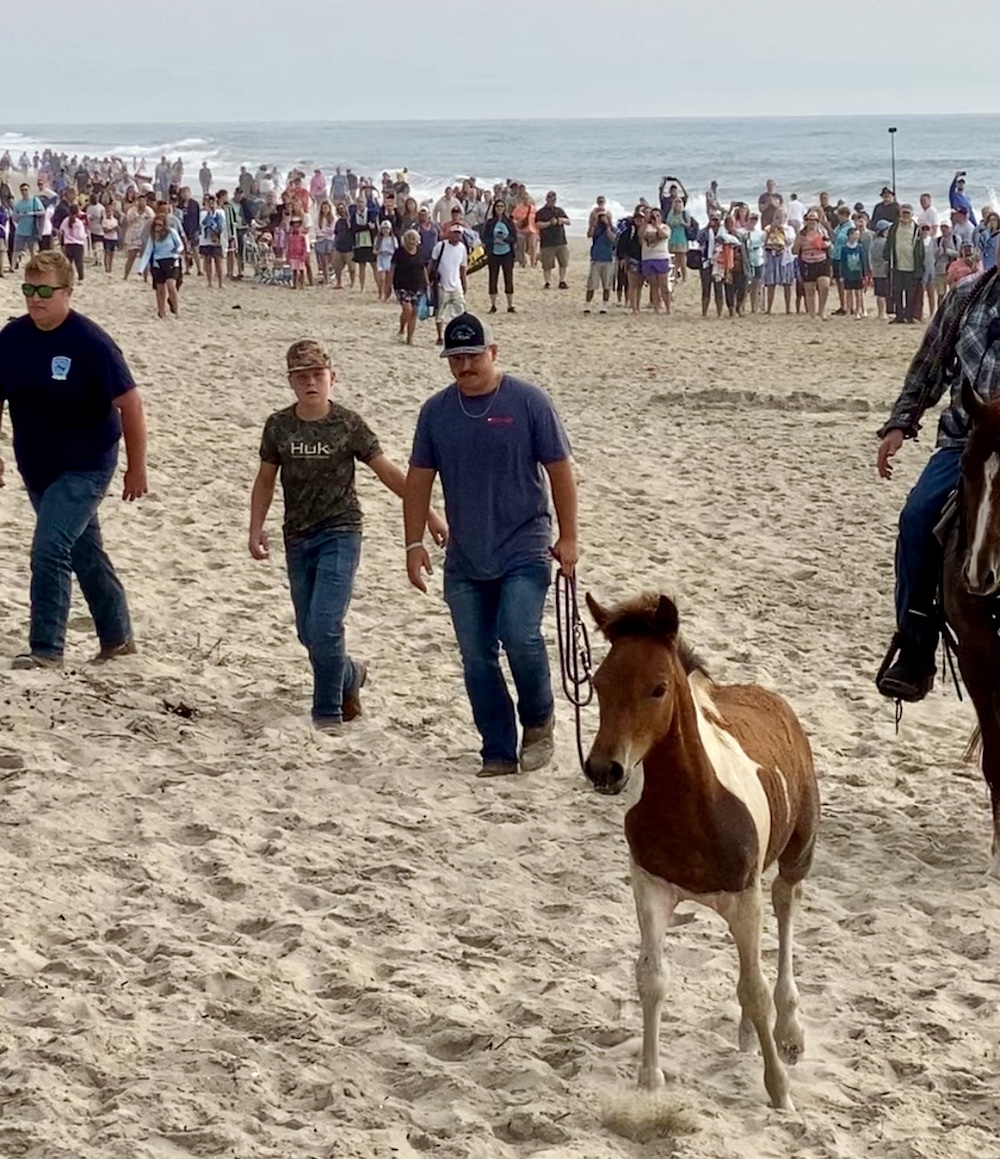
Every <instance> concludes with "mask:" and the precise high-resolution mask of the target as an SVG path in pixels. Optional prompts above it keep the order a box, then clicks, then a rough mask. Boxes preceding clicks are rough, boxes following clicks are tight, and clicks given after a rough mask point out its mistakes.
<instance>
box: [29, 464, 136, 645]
mask: <svg viewBox="0 0 1000 1159" xmlns="http://www.w3.org/2000/svg"><path fill="white" fill-rule="evenodd" d="M115 460H116V461H115V463H112V464H111V465H110V466H108V467H104V468H102V469H101V470H99V471H66V472H64V473H63V474H62V475H60V476H59V478H58V479H56V480H55V481H54V482H53V483H50V484H49V485H48V487H46V488H45V490H44V491H34V490H32V488H31V487H30V486H29V487H28V488H27V490H28V498H29V499H30V500H31V505H32V507H34V509H35V514H36V516H37V519H36V522H35V537H34V540H33V541H32V544H31V630H30V636H29V640H30V645H31V651H32V652H34V653H36V654H37V655H39V656H48V657H58V656H61V655H62V654H63V649H64V648H65V646H66V621H67V620H68V619H69V605H70V596H71V594H72V585H73V573H74V572H76V578H77V580H78V581H79V583H80V590H81V591H82V592H83V598H84V599H85V600H86V601H87V607H88V608H90V614H91V616H93V618H94V627H95V628H96V629H97V637H98V639H99V640H100V642H101V647H102V648H114V647H117V646H118V645H119V644H124V643H125V642H126V641H127V640H130V639H131V638H132V624H131V621H130V620H129V614H128V601H127V600H126V598H125V589H124V588H123V587H122V585H121V580H119V578H118V576H117V575H116V574H115V569H114V566H113V565H112V563H111V560H110V559H108V557H107V555H106V554H105V551H104V544H103V542H102V540H101V527H100V524H99V523H98V521H97V509H98V507H100V505H101V500H102V499H103V498H104V495H105V492H106V491H107V489H108V485H109V483H110V482H111V479H112V477H113V476H114V473H115V466H116V465H117V456H116V457H115Z"/></svg>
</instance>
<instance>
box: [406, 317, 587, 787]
mask: <svg viewBox="0 0 1000 1159" xmlns="http://www.w3.org/2000/svg"><path fill="white" fill-rule="evenodd" d="M441 357H442V358H447V359H448V365H449V368H450V370H451V373H452V374H453V375H454V378H455V381H454V382H453V383H452V384H451V385H450V386H449V387H447V388H446V389H445V390H442V391H440V392H439V393H438V394H436V395H434V396H433V397H432V398H430V399H428V401H427V402H426V403H424V405H423V407H422V409H421V411H420V417H419V418H418V420H417V429H416V432H415V434H414V436H413V453H412V455H411V456H410V470H409V473H408V474H407V477H406V493H405V495H404V497H403V518H404V524H405V528H406V569H407V573H408V575H409V580H410V583H411V584H413V586H414V587H416V588H419V590H420V591H424V592H425V591H426V590H427V587H426V584H425V582H424V574H425V573H426V574H430V571H431V561H430V557H429V556H428V554H427V550H426V548H425V547H424V545H423V535H424V526H425V521H426V518H427V510H428V506H429V504H430V497H431V490H432V488H433V486H434V479H435V477H436V476H437V475H440V476H441V486H442V488H443V490H444V501H445V508H446V514H447V518H448V524H449V537H448V549H447V555H446V557H445V565H444V598H445V601H446V603H447V604H448V608H449V610H450V612H451V618H452V623H453V625H454V627H455V635H456V637H457V638H458V646H459V649H460V651H461V653H462V666H463V669H464V672H465V687H466V691H467V692H468V695H469V701H470V702H471V704H472V715H473V718H474V720H475V722H476V727H477V728H478V730H479V733H480V736H481V737H482V741H483V745H482V758H483V764H482V768H481V770H480V773H479V775H480V776H484V777H495V776H503V775H505V774H508V773H516V772H517V771H518V747H517V728H516V725H515V719H514V706H513V703H512V701H511V698H510V693H509V692H508V690H507V684H506V681H505V680H504V677H503V673H502V672H501V670H500V662H499V654H500V646H501V645H503V648H504V651H505V652H506V653H507V660H508V662H509V664H510V669H511V674H512V675H513V677H514V684H515V686H516V688H517V696H518V703H517V714H518V717H519V718H520V721H521V725H522V727H523V730H524V732H523V737H522V744H521V753H520V768H521V769H522V770H523V771H525V772H533V771H534V770H536V769H540V768H541V767H542V766H543V765H545V764H547V763H548V762H549V761H550V760H551V759H552V754H553V741H552V727H553V708H554V704H553V697H552V680H551V677H550V674H549V661H548V655H547V653H546V650H545V641H544V639H543V637H542V612H543V610H544V607H545V597H546V593H547V591H548V587H549V583H550V581H551V566H550V555H552V556H555V558H556V559H557V560H558V561H559V564H560V567H561V569H562V571H563V574H565V575H572V574H573V569H574V568H575V566H576V561H577V557H578V555H579V549H578V547H577V529H576V482H575V480H574V478H573V465H572V462H571V460H570V448H569V441H568V439H567V438H566V432H565V431H564V430H563V425H562V423H561V422H560V420H559V416H558V415H557V414H556V410H555V407H554V406H553V405H552V402H551V400H550V399H549V397H548V395H547V394H545V392H544V391H542V390H539V389H538V387H536V386H530V385H529V384H528V383H526V382H521V381H519V380H518V379H516V378H513V377H511V376H510V375H509V374H504V373H503V371H502V370H500V369H499V367H498V366H497V364H496V358H497V348H496V345H495V344H494V342H493V338H492V335H491V334H490V332H489V329H488V328H487V327H486V326H485V325H484V324H483V323H482V322H481V321H480V320H479V319H478V318H476V317H474V316H473V315H472V314H460V315H459V316H458V317H457V318H453V319H452V320H451V322H449V323H448V325H447V327H446V328H445V332H444V350H443V351H442V354H441ZM546 476H547V477H548V483H549V486H550V487H551V490H552V500H553V503H554V505H555V509H556V518H557V519H558V521H559V538H558V539H557V540H556V543H555V546H554V547H553V546H552V516H551V514H550V510H549V496H548V489H547V487H546V483H545V480H546Z"/></svg>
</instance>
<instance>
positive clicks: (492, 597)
mask: <svg viewBox="0 0 1000 1159" xmlns="http://www.w3.org/2000/svg"><path fill="white" fill-rule="evenodd" d="M551 578H552V576H551V568H550V565H549V564H548V562H546V561H545V560H539V561H538V562H537V563H529V564H525V565H523V566H522V567H518V568H515V569H514V570H513V571H510V572H508V573H507V574H506V575H504V576H501V577H500V578H499V579H494V580H470V579H465V578H464V577H463V576H460V575H452V574H450V573H449V572H447V571H446V572H445V576H444V598H445V602H446V603H447V604H448V609H449V611H450V612H451V621H452V623H453V624H454V626H455V636H456V637H457V638H458V647H459V650H460V652H461V653H462V668H463V671H464V673H465V688H466V691H467V692H468V694H469V702H470V703H471V705H472V716H473V719H474V720H475V722H476V728H478V729H479V735H480V736H481V737H482V738H483V747H482V755H483V760H484V761H513V760H517V728H516V726H515V722H514V705H513V703H512V701H511V698H510V693H509V692H508V691H507V683H506V681H505V680H504V677H503V673H502V672H501V670H500V645H501V644H503V647H504V651H505V652H506V653H507V660H508V662H509V664H510V670H511V674H512V675H513V677H514V686H515V687H516V689H517V715H518V717H519V718H520V721H521V725H522V726H523V727H524V728H537V727H538V726H539V725H541V724H544V723H545V722H546V721H547V720H548V719H549V717H550V716H551V715H552V711H553V700H552V678H551V676H550V674H549V658H548V654H547V653H546V651H545V640H544V639H543V637H542V611H543V610H544V608H545V597H546V593H547V592H548V589H549V584H550V582H551Z"/></svg>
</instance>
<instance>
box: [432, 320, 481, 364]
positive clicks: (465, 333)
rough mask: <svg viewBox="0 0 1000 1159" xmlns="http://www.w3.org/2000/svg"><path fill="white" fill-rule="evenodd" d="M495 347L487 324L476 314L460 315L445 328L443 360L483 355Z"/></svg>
mask: <svg viewBox="0 0 1000 1159" xmlns="http://www.w3.org/2000/svg"><path fill="white" fill-rule="evenodd" d="M492 345H493V334H492V332H491V331H490V328H489V326H487V325H486V323H485V322H480V320H479V319H478V318H477V317H476V316H475V314H459V316H458V317H457V318H452V320H451V321H450V322H449V323H448V325H447V326H445V328H444V349H443V350H442V351H441V357H442V358H452V357H454V356H455V355H458V354H482V353H483V351H484V350H489V348H490V347H491V346H492Z"/></svg>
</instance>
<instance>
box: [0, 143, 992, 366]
mask: <svg viewBox="0 0 1000 1159" xmlns="http://www.w3.org/2000/svg"><path fill="white" fill-rule="evenodd" d="M147 168H149V167H148V166H147V164H146V161H145V159H138V158H133V159H132V162H131V165H129V164H127V163H126V161H125V160H124V159H122V158H119V157H113V158H108V157H105V158H100V159H98V158H93V157H88V156H83V157H78V156H67V155H66V154H65V153H61V154H57V153H56V152H54V151H53V150H49V149H46V150H44V151H42V152H40V153H36V154H35V155H34V156H33V157H28V156H27V154H22V156H21V157H20V158H19V159H18V161H17V162H16V163H15V161H14V159H13V158H12V157H11V156H10V154H9V153H5V154H4V155H3V156H2V157H0V235H2V237H3V238H4V240H5V242H6V244H5V246H4V247H3V248H4V249H5V250H6V254H7V262H8V265H9V266H10V267H11V268H12V269H13V268H15V267H16V265H17V264H18V262H19V260H20V257H21V255H22V254H23V253H28V254H31V253H33V252H35V250H37V249H41V250H44V249H47V248H49V247H51V246H53V245H58V246H60V247H61V248H62V249H63V250H64V252H65V253H66V255H67V257H69V258H70V260H71V261H72V262H73V263H74V265H75V267H76V272H77V280H78V282H82V281H83V280H84V277H85V272H86V268H87V265H88V264H89V265H91V266H92V267H94V268H97V269H103V270H104V271H105V272H106V273H108V274H110V273H113V272H114V270H115V264H116V254H117V252H118V251H119V250H121V251H122V259H121V261H122V269H123V276H124V277H125V278H126V279H128V278H129V276H130V275H131V273H132V271H133V270H136V271H137V272H138V273H139V274H141V275H142V276H143V277H144V278H146V277H148V278H151V280H152V282H153V285H154V286H155V287H156V291H157V293H156V303H157V313H158V315H159V316H160V317H165V316H167V314H168V313H172V314H176V313H177V311H178V302H179V297H178V291H179V289H180V287H181V285H182V283H183V279H184V276H185V275H187V274H191V273H195V274H196V275H198V276H202V275H204V277H205V280H206V282H207V284H208V285H209V286H214V287H218V288H220V289H221V288H222V287H223V285H224V284H225V282H226V281H227V280H241V279H243V278H244V277H245V276H246V275H247V271H250V276H252V277H253V278H255V279H256V280H257V281H259V282H263V283H268V284H281V285H287V286H289V287H291V288H292V289H295V290H302V289H305V288H307V287H331V288H333V289H337V290H343V289H353V290H357V291H359V292H362V293H363V292H365V291H366V289H367V288H368V287H369V286H370V285H371V283H372V282H374V288H375V293H376V295H377V297H378V300H379V301H383V302H392V301H393V300H395V301H397V302H398V303H399V307H400V314H399V328H398V334H399V338H400V340H402V341H406V342H409V343H411V344H412V342H413V341H414V335H415V332H416V327H417V323H418V321H419V320H420V319H422V318H428V317H431V316H433V318H434V320H435V323H436V326H437V341H438V343H439V344H440V343H441V341H442V335H443V328H444V326H445V325H447V323H448V321H450V319H451V318H453V317H457V316H458V315H459V314H461V313H463V312H464V310H465V308H466V301H467V291H468V275H469V274H470V273H474V272H476V271H477V270H479V269H481V268H486V270H487V281H488V287H487V288H488V295H489V299H490V312H491V313H495V312H496V311H497V309H498V304H497V303H498V298H499V288H500V280H501V278H502V280H503V292H504V298H505V301H506V309H507V311H508V312H509V313H515V312H516V307H515V305H514V296H515V289H514V283H515V276H514V275H515V270H516V269H521V270H526V269H534V268H535V267H540V270H541V275H542V279H543V282H542V284H543V288H544V289H546V290H548V289H551V288H553V287H555V288H556V289H558V290H567V289H569V282H568V269H569V262H570V248H569V243H568V236H567V230H568V229H569V227H570V226H571V224H572V223H571V221H570V218H569V215H568V214H567V213H566V212H565V211H564V210H563V209H562V208H561V207H560V205H559V203H558V196H557V194H556V193H555V192H554V191H550V192H548V193H546V194H545V195H544V197H543V198H541V199H540V203H538V202H536V200H535V198H534V197H533V196H532V194H531V193H530V192H529V191H528V188H527V187H526V185H525V184H524V183H522V182H520V181H517V180H513V179H510V180H507V181H505V182H502V183H497V184H494V185H493V186H492V188H489V189H487V188H484V187H483V186H482V185H480V183H479V182H478V181H477V179H476V177H475V176H469V177H465V178H463V179H461V180H460V181H458V182H456V183H455V184H454V185H451V186H448V187H446V188H445V189H444V191H443V193H442V195H441V196H440V197H439V198H437V199H436V200H428V199H425V200H424V201H423V202H422V203H418V200H417V199H416V198H415V197H414V196H413V195H412V192H411V187H410V182H409V174H408V171H407V170H406V169H405V168H404V169H401V170H399V171H398V172H396V173H394V174H390V173H389V172H383V173H382V174H381V177H380V178H379V179H378V180H375V179H373V178H371V177H366V176H363V175H362V176H359V175H357V174H355V173H354V171H353V170H352V169H351V168H350V167H342V166H337V167H336V168H335V171H334V173H333V174H332V175H330V176H329V177H328V176H327V175H326V174H324V173H323V172H322V171H321V170H320V169H315V170H314V171H313V172H312V174H311V175H307V174H306V173H305V171H304V170H302V169H292V170H291V171H290V172H289V173H288V174H287V176H283V175H282V174H281V173H280V172H279V171H278V170H277V169H276V168H274V167H273V166H271V167H269V166H266V165H260V166H258V168H257V169H256V170H255V171H253V172H251V171H250V169H248V168H247V167H246V166H242V167H241V169H240V173H239V175H238V177H237V180H236V182H235V185H234V188H232V189H231V190H230V189H219V188H216V183H215V180H214V177H213V174H212V171H211V169H210V167H209V166H208V165H207V163H205V162H203V163H202V165H201V167H200V169H199V171H198V175H197V180H198V188H199V190H200V193H199V194H198V195H196V194H195V193H193V192H192V189H191V186H190V185H188V184H185V183H184V173H185V169H184V162H183V159H182V158H177V159H176V160H174V161H172V162H171V161H169V160H168V159H167V158H166V157H165V156H163V157H161V158H160V160H159V162H158V163H157V164H156V165H155V166H153V167H152V173H147V172H146V170H147ZM14 173H19V174H21V175H22V177H21V181H20V184H19V186H18V195H15V193H14V191H13V190H12V188H11V185H10V184H9V178H10V177H11V175H12V174H14ZM29 173H30V174H31V176H30V177H29V176H28V174H29ZM689 200H690V199H689V196H688V192H687V190H686V188H685V187H684V184H683V182H681V181H680V180H679V179H678V178H676V177H671V176H669V175H668V176H664V177H663V179H662V180H661V182H660V185H659V190H658V196H657V197H656V198H655V199H654V200H653V201H647V200H646V199H645V198H640V199H639V201H638V203H637V204H636V207H635V210H634V212H633V213H632V214H631V215H630V216H627V217H623V218H619V219H617V220H616V219H615V216H614V214H613V213H612V212H611V210H610V208H609V206H608V203H607V200H606V198H605V197H604V196H598V197H597V198H596V200H595V204H594V207H593V209H592V210H591V212H590V214H589V219H588V221H587V231H586V232H587V238H588V243H589V263H588V269H587V273H586V288H585V291H584V303H583V311H584V313H587V314H589V313H591V312H592V311H593V310H595V309H596V310H597V311H598V312H600V313H607V312H608V310H609V307H610V306H611V305H612V304H614V305H616V306H618V307H622V308H627V309H629V310H631V311H632V312H633V313H638V312H639V311H640V309H642V307H643V302H642V299H643V291H644V290H645V291H646V292H647V293H648V307H649V308H651V309H652V310H653V311H654V312H655V313H659V314H669V313H670V312H671V309H672V305H673V303H674V301H675V296H676V295H677V294H678V293H681V292H683V288H684V287H685V286H686V285H687V283H689V282H691V283H693V284H696V285H697V287H698V288H699V290H700V303H701V313H702V316H709V315H710V314H711V313H712V310H713V306H714V313H715V315H716V316H719V317H721V316H723V314H726V315H728V316H730V317H738V316H741V315H743V314H744V313H746V312H747V311H749V312H750V313H762V314H771V313H772V312H773V311H774V310H775V308H776V303H777V308H778V309H779V310H780V307H781V305H782V304H783V306H784V312H785V313H786V314H790V313H792V312H793V310H794V312H795V313H796V314H803V315H806V316H809V317H813V318H817V319H823V320H825V319H826V318H827V317H828V316H830V315H833V316H837V315H841V316H850V317H854V318H864V317H866V316H867V315H868V312H869V305H868V301H869V299H868V294H869V292H871V293H872V295H873V297H874V304H875V314H876V316H877V317H878V318H879V319H882V318H889V319H890V320H891V321H893V322H894V323H897V324H901V323H913V322H917V321H919V320H921V319H922V318H923V317H924V316H925V315H927V316H929V315H931V314H933V312H934V310H935V309H936V307H937V305H938V304H939V302H940V301H941V299H942V298H943V297H944V295H945V294H947V292H948V291H949V289H950V288H951V287H952V286H954V285H955V284H956V283H957V282H958V281H961V280H962V279H963V278H966V277H971V276H974V275H975V274H976V273H978V272H979V271H981V270H983V269H991V268H993V267H994V266H995V265H996V262H997V251H998V246H1000V214H998V213H997V211H996V209H994V207H992V206H984V207H983V208H982V212H981V216H980V217H979V218H978V219H977V216H976V212H975V209H974V207H973V205H972V203H971V200H970V199H969V197H968V195H967V193H966V191H965V174H964V172H958V173H956V174H955V177H954V179H953V180H952V183H951V187H950V190H949V206H948V209H947V210H941V209H939V208H938V207H937V206H935V205H934V203H933V198H932V196H931V194H929V193H922V194H921V195H920V196H919V200H918V203H917V205H914V204H912V203H910V202H906V201H900V200H898V199H897V196H896V193H895V191H894V190H893V189H891V188H890V187H889V186H885V187H884V188H883V189H882V191H881V194H880V195H879V199H878V200H877V202H876V203H875V204H874V205H873V206H872V207H870V208H869V207H867V206H865V205H864V204H863V203H861V202H856V203H854V204H853V205H848V204H847V203H846V202H845V201H844V200H843V199H841V200H838V201H833V200H832V199H831V197H830V196H829V195H828V194H827V193H826V192H820V193H818V194H817V195H816V197H815V199H814V200H813V201H812V202H811V203H807V201H806V200H804V199H803V198H800V196H799V194H798V193H796V192H792V193H790V194H788V195H786V194H784V193H782V192H780V191H779V190H778V189H777V186H776V183H775V182H774V181H773V180H768V181H767V182H766V183H765V186H764V189H763V190H762V192H761V193H760V195H759V196H758V197H757V199H756V202H755V204H749V203H748V202H746V201H742V200H731V201H730V202H729V203H728V205H726V206H724V204H723V200H722V195H721V194H720V192H719V187H718V184H717V182H715V181H712V182H711V184H710V185H709V187H708V189H707V190H706V191H705V206H706V209H705V213H704V215H703V216H704V220H701V221H699V220H698V219H697V218H696V217H695V216H694V214H693V213H692V212H691V210H690V208H689ZM577 224H579V225H581V226H582V223H577ZM369 271H370V273H371V278H369ZM2 272H3V259H2V257H0V275H2ZM831 296H832V297H831ZM831 306H832V309H831Z"/></svg>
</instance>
